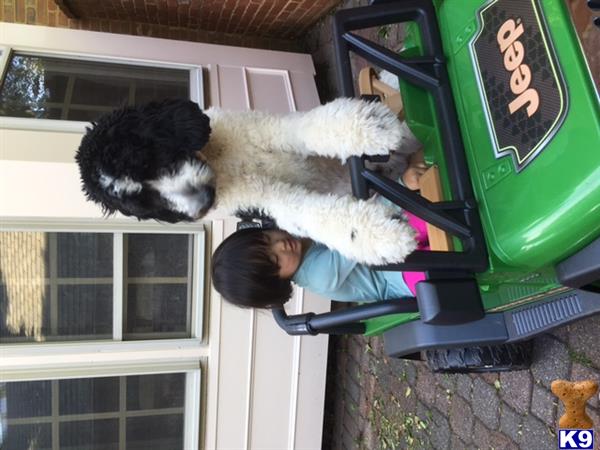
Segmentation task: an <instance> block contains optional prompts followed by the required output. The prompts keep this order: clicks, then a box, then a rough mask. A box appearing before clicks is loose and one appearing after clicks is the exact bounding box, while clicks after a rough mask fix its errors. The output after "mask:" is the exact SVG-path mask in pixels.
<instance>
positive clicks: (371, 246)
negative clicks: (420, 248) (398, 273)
mask: <svg viewBox="0 0 600 450" xmlns="http://www.w3.org/2000/svg"><path fill="white" fill-rule="evenodd" d="M382 228H384V229H385V231H383V230H382V233H381V234H378V235H376V236H375V235H372V234H371V233H365V234H367V236H366V237H365V238H363V242H362V245H361V247H363V248H365V250H366V251H365V252H364V255H363V256H362V259H364V262H365V264H369V265H383V264H390V263H400V262H402V261H404V259H405V258H406V257H407V256H408V255H409V254H411V253H412V252H413V251H414V250H416V248H417V241H416V239H415V231H414V229H413V228H412V227H411V226H410V225H408V224H407V223H406V222H404V221H403V220H398V219H389V221H388V222H387V223H385V224H383V226H382ZM358 234H359V232H357V233H356V235H355V239H357V238H358Z"/></svg>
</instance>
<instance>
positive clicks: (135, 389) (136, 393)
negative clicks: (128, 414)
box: [127, 373, 185, 411]
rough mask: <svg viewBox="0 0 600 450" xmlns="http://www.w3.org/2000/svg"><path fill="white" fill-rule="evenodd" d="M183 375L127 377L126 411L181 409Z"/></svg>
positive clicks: (182, 402) (183, 387)
mask: <svg viewBox="0 0 600 450" xmlns="http://www.w3.org/2000/svg"><path fill="white" fill-rule="evenodd" d="M184 398H185V374H183V373H169V374H160V375H144V376H130V377H127V410H128V411H136V410H140V409H164V408H178V407H181V408H183V406H184Z"/></svg>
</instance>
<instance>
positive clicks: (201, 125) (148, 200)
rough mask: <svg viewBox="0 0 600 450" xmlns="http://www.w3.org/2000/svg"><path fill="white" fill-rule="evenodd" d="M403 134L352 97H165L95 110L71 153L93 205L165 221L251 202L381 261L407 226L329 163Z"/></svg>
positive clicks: (347, 251) (405, 245)
mask: <svg viewBox="0 0 600 450" xmlns="http://www.w3.org/2000/svg"><path fill="white" fill-rule="evenodd" d="M411 138H412V137H411V136H410V132H409V131H408V130H407V128H406V127H405V126H404V125H403V124H401V123H400V122H399V121H398V119H397V118H396V116H395V115H394V114H393V113H392V112H391V111H390V110H389V109H388V108H387V107H386V106H384V105H382V104H380V103H369V102H364V101H361V100H356V99H337V100H335V101H333V102H331V103H328V104H326V105H323V106H319V107H317V108H315V109H313V110H311V111H308V112H298V113H292V114H288V115H282V116H277V115H269V114H265V113H260V112H256V111H247V112H231V111H225V110H221V109H218V108H210V109H208V110H206V111H204V112H203V111H201V110H200V109H199V108H198V106H197V105H196V104H195V103H193V102H190V101H185V100H166V101H163V102H158V103H149V104H147V105H144V106H140V107H136V108H121V109H119V110H117V111H114V112H112V113H110V114H107V115H105V116H103V117H101V118H100V119H99V120H98V121H97V122H95V123H94V124H93V126H92V127H91V128H88V130H87V132H86V134H85V136H84V137H83V140H82V142H81V146H80V147H79V150H78V152H77V156H76V160H77V163H78V164H79V168H80V172H81V179H82V182H83V190H84V192H85V194H86V195H87V198H88V199H89V200H92V201H94V202H96V203H99V204H100V205H101V207H102V209H103V211H104V213H105V214H112V213H114V212H116V211H119V212H121V213H122V214H124V215H126V216H135V217H137V218H138V219H157V220H159V221H164V222H169V223H175V222H180V221H193V220H197V219H200V218H216V217H224V216H230V215H233V214H235V213H239V212H241V211H249V210H258V211H260V212H261V213H262V214H264V215H266V216H270V217H272V218H273V219H274V220H275V221H276V223H277V225H278V226H279V227H280V228H282V229H285V230H287V231H288V232H290V233H292V234H294V235H297V236H302V237H309V238H312V239H314V240H315V241H319V242H322V243H324V244H325V245H327V246H328V247H330V248H332V249H335V250H338V251H339V252H341V253H342V254H343V255H345V256H346V257H348V258H351V259H354V260H356V261H359V262H362V263H367V264H384V263H388V262H399V261H402V260H403V259H404V258H405V256H406V255H408V254H409V253H410V252H412V251H413V250H414V248H415V241H414V238H413V235H414V233H413V231H412V229H411V228H410V226H408V225H407V224H406V223H405V222H404V221H402V220H398V218H397V217H398V211H397V210H395V209H394V208H392V207H390V206H386V205H383V204H382V203H381V202H379V201H377V200H376V199H370V200H367V201H362V200H357V199H355V198H354V197H352V196H351V195H350V194H349V189H350V182H349V176H348V169H347V168H345V167H343V166H342V164H341V163H340V162H342V163H343V162H344V161H345V160H346V159H347V158H348V157H350V156H354V155H357V156H360V155H381V154H388V153H389V151H390V150H392V149H395V150H400V151H402V149H403V148H406V147H409V146H408V145H404V144H407V142H406V141H409V140H410V139H411ZM412 150H414V149H409V150H408V151H412Z"/></svg>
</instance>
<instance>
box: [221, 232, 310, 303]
mask: <svg viewBox="0 0 600 450" xmlns="http://www.w3.org/2000/svg"><path fill="white" fill-rule="evenodd" d="M301 261H302V243H301V241H300V240H299V239H296V238H294V237H293V236H291V235H290V234H288V233H286V232H285V231H280V230H262V229H258V228H249V229H245V230H240V231H237V232H235V233H233V234H232V235H231V236H229V237H228V238H227V239H225V240H224V241H223V242H222V243H221V245H219V247H217V249H216V250H215V252H214V254H213V258H212V281H213V284H214V286H215V289H216V290H217V291H218V292H219V293H220V294H221V295H222V296H223V298H225V300H227V301H229V302H231V303H233V304H236V305H238V306H245V307H255V308H272V307H278V306H282V305H283V304H284V303H285V302H286V301H288V300H289V298H290V297H291V295H292V283H291V281H290V279H291V277H292V275H294V273H295V272H296V270H297V269H298V267H299V266H300V262H301Z"/></svg>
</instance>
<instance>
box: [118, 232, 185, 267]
mask: <svg viewBox="0 0 600 450" xmlns="http://www.w3.org/2000/svg"><path fill="white" fill-rule="evenodd" d="M191 240H192V237H191V236H188V235H185V234H128V235H127V241H128V249H127V274H128V276H129V277H187V276H188V261H189V252H190V242H191Z"/></svg>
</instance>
